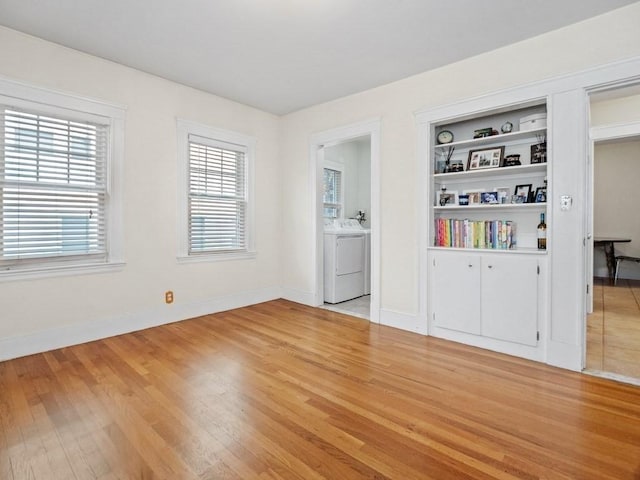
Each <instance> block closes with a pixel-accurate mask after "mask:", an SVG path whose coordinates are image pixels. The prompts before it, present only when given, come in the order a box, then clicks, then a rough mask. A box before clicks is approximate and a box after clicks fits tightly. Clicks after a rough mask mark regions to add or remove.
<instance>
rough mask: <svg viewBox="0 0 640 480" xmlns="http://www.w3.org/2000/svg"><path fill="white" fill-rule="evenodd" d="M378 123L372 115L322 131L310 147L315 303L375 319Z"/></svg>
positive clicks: (377, 253)
mask: <svg viewBox="0 0 640 480" xmlns="http://www.w3.org/2000/svg"><path fill="white" fill-rule="evenodd" d="M379 128H380V126H379V121H377V120H376V121H370V122H364V123H361V124H355V125H351V126H348V127H342V128H338V129H335V130H330V131H327V132H323V133H320V134H317V135H314V136H313V137H312V139H311V149H310V161H311V162H312V165H311V167H312V168H311V171H312V177H313V178H312V186H313V188H312V189H311V190H312V203H313V205H314V209H313V212H314V217H315V220H316V221H315V222H314V224H315V232H314V236H315V262H314V266H315V304H316V306H323V307H325V308H328V309H331V310H337V311H341V312H344V313H348V314H351V315H354V316H358V317H361V318H367V319H369V320H370V321H372V322H376V323H377V322H379V310H380V303H379V247H378V245H379V240H378V239H379V202H380V198H379V187H378V185H379ZM347 247H349V248H347ZM356 247H357V248H356ZM345 256H346V258H345Z"/></svg>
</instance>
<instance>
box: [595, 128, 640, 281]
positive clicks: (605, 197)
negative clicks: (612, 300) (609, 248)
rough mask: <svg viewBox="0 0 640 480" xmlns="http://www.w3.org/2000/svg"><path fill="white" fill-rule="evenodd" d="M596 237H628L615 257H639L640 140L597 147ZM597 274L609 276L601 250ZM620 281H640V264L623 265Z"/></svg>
mask: <svg viewBox="0 0 640 480" xmlns="http://www.w3.org/2000/svg"><path fill="white" fill-rule="evenodd" d="M594 150H595V151H594V199H593V200H594V205H593V217H594V218H593V223H594V236H596V237H604V236H612V237H625V238H630V239H631V243H617V244H616V245H615V249H616V254H618V255H629V256H632V257H639V258H640V211H639V210H638V195H639V194H640V191H639V188H640V139H637V138H636V139H635V140H627V141H621V142H615V143H605V144H596V146H595V149H594ZM594 274H595V275H597V276H600V277H606V276H607V275H608V274H607V265H606V261H605V259H604V254H603V253H602V249H599V248H596V249H595V250H594ZM619 276H620V278H634V279H640V265H638V264H635V263H629V262H623V263H622V265H621V268H620V274H619Z"/></svg>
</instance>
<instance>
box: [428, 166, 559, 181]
mask: <svg viewBox="0 0 640 480" xmlns="http://www.w3.org/2000/svg"><path fill="white" fill-rule="evenodd" d="M546 171H547V164H546V163H534V164H533V165H518V166H515V167H495V168H484V169H479V170H465V171H464V172H451V173H435V174H434V175H433V178H434V179H435V181H436V183H442V181H444V180H447V181H449V182H455V181H456V180H461V179H463V178H465V179H466V178H487V177H504V176H510V175H521V174H527V175H529V174H534V173H544V172H546Z"/></svg>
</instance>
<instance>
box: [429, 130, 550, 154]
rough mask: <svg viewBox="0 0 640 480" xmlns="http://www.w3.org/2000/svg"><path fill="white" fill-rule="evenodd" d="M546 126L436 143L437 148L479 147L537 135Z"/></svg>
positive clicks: (542, 131)
mask: <svg viewBox="0 0 640 480" xmlns="http://www.w3.org/2000/svg"><path fill="white" fill-rule="evenodd" d="M546 132H547V129H546V128H536V129H533V130H519V131H517V132H511V133H502V134H500V135H491V136H490V137H482V138H472V139H470V140H460V141H458V142H451V143H443V144H436V145H434V146H433V148H435V149H448V148H449V147H479V146H482V145H489V144H498V143H500V142H502V141H505V142H508V141H510V140H518V139H523V138H530V137H535V136H536V135H540V134H545V133H546Z"/></svg>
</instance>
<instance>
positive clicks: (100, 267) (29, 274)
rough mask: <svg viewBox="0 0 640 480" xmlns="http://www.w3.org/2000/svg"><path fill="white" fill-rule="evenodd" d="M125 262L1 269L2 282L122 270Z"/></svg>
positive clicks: (0, 277)
mask: <svg viewBox="0 0 640 480" xmlns="http://www.w3.org/2000/svg"><path fill="white" fill-rule="evenodd" d="M125 265H126V264H125V263H124V262H113V263H100V264H78V263H76V264H69V265H50V266H47V267H42V266H40V267H35V266H34V267H31V268H16V269H14V270H0V282H5V281H16V280H30V279H39V278H49V277H60V276H66V275H91V274H96V273H109V272H116V271H119V270H122V269H123V268H124V266H125Z"/></svg>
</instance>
